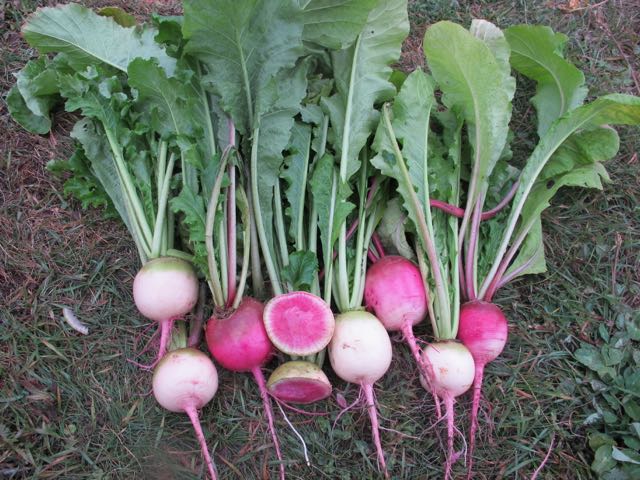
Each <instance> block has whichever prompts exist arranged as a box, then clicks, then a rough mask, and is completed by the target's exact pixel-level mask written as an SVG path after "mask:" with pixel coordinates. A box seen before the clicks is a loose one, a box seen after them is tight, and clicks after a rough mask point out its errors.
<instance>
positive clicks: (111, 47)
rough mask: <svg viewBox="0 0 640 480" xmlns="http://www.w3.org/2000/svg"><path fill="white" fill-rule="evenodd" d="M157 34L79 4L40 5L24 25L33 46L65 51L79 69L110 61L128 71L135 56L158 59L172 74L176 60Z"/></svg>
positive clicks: (27, 39) (47, 51) (26, 38)
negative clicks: (126, 24)
mask: <svg viewBox="0 0 640 480" xmlns="http://www.w3.org/2000/svg"><path fill="white" fill-rule="evenodd" d="M156 33H157V31H156V30H155V29H153V28H144V29H141V28H134V27H122V26H120V25H119V24H118V23H117V22H116V21H115V20H114V19H113V18H110V17H104V16H100V15H98V14H97V13H95V12H94V11H93V10H90V9H88V8H86V7H83V6H81V5H78V4H75V3H70V4H68V5H61V6H58V7H45V8H40V9H38V10H36V12H35V13H34V14H33V15H31V16H30V17H29V19H28V20H27V23H25V25H24V26H23V27H22V34H23V36H24V38H25V40H26V41H27V42H28V43H29V45H31V46H32V47H34V48H36V49H38V51H39V52H40V53H51V52H64V53H65V54H66V55H67V57H68V61H69V64H70V65H72V66H74V68H76V69H77V70H82V69H84V68H85V67H86V66H87V65H94V64H96V63H106V64H108V65H111V66H112V67H115V68H117V69H119V70H122V71H126V70H127V66H128V65H129V63H130V62H131V61H132V60H133V59H134V58H145V59H149V58H155V59H156V60H157V61H158V63H159V64H160V65H161V66H162V68H164V69H165V71H166V72H167V74H169V75H172V74H173V72H174V70H175V66H176V61H175V59H174V58H171V57H169V56H168V55H167V54H166V52H165V50H164V48H162V47H161V46H160V45H158V44H157V43H156V42H155V40H154V37H155V35H156Z"/></svg>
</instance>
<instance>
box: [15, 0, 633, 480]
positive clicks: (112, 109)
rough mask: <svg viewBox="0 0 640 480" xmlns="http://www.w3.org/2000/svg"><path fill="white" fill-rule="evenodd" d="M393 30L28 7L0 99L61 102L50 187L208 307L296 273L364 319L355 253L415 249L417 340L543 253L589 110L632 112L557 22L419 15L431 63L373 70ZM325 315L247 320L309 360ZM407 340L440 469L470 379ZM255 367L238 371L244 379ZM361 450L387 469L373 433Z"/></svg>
mask: <svg viewBox="0 0 640 480" xmlns="http://www.w3.org/2000/svg"><path fill="white" fill-rule="evenodd" d="M408 31H409V24H408V19H407V4H406V0H262V1H260V0H251V1H243V2H237V1H232V0H220V1H216V2H210V1H204V0H190V1H185V2H184V15H183V16H180V17H165V16H157V15H154V16H152V18H151V20H150V21H149V22H148V23H146V24H144V25H139V24H138V23H137V22H136V21H135V19H134V18H133V17H131V16H130V15H128V14H126V13H125V12H123V11H121V10H119V9H115V8H108V9H103V10H100V11H97V12H94V11H92V10H89V9H87V8H84V7H82V6H79V5H76V4H69V5H64V6H59V7H55V8H43V9H39V10H38V11H36V12H35V13H34V14H33V15H32V16H31V17H30V18H29V19H28V20H27V22H26V23H25V25H24V27H23V35H24V38H25V39H26V41H27V42H28V43H29V44H30V45H31V46H32V47H34V48H35V49H36V50H38V52H39V53H40V56H39V57H38V58H37V59H34V60H31V61H30V62H29V63H28V64H27V65H26V66H25V67H24V68H23V70H21V71H20V72H19V73H18V74H17V81H16V85H15V86H14V87H13V88H12V90H11V91H10V92H9V95H8V97H7V103H8V105H9V109H10V112H11V114H12V116H13V118H14V119H15V120H16V121H17V122H18V123H20V124H21V125H22V126H23V127H24V128H25V129H27V130H29V131H31V132H34V133H38V134H46V133H47V132H49V131H50V130H51V127H52V125H51V122H52V113H53V112H55V111H56V110H57V109H59V108H61V107H63V108H64V109H65V110H66V111H68V112H76V113H78V114H79V119H78V121H77V123H76V124H75V126H74V128H73V130H72V131H71V136H72V137H73V138H74V139H75V140H76V151H75V153H74V154H73V156H72V157H71V158H69V159H68V160H66V161H62V162H56V163H54V164H52V165H51V168H52V169H53V170H55V171H57V172H68V176H67V180H66V182H65V186H64V189H65V193H67V194H70V195H73V196H74V197H76V198H77V199H78V200H80V202H81V203H82V206H83V207H89V206H91V207H100V208H104V209H105V210H106V211H107V212H108V213H109V214H111V215H114V216H115V215H117V216H119V217H120V218H121V219H122V221H123V222H124V223H125V225H126V226H127V229H128V231H129V232H130V234H131V236H132V238H133V240H134V242H135V245H136V247H137V250H138V253H139V256H140V260H141V263H142V264H143V265H144V264H147V263H149V262H150V261H152V260H153V259H157V258H166V257H172V258H178V259H181V260H183V261H185V262H189V263H191V264H192V265H193V266H194V268H195V270H196V271H197V273H198V275H199V276H200V277H201V278H204V279H205V281H206V282H207V283H208V285H209V287H210V288H209V289H210V292H211V296H212V298H213V303H214V316H216V315H217V317H226V316H228V315H230V312H234V311H236V310H239V309H242V308H243V307H242V306H243V305H244V303H243V300H244V299H245V298H246V297H247V295H246V292H247V291H249V292H250V294H251V296H252V297H255V298H258V299H261V300H266V299H268V298H271V297H279V296H282V295H283V294H287V293H295V292H299V291H305V292H308V293H311V294H313V295H315V296H317V297H320V298H321V299H322V300H323V301H324V303H325V304H326V305H327V306H330V307H332V309H333V310H334V311H336V310H337V311H338V312H341V313H342V314H346V313H348V312H354V311H359V310H362V309H363V307H364V306H365V305H364V304H365V303H366V304H367V305H366V307H368V308H369V310H371V311H373V312H374V313H376V314H377V315H378V316H380V315H381V313H379V312H378V311H376V305H377V304H376V305H374V304H373V303H371V302H369V301H368V300H367V301H366V302H365V299H364V297H365V290H366V283H367V278H366V276H367V267H368V261H367V260H370V261H371V262H372V263H373V264H374V265H375V262H377V261H380V260H381V259H382V257H384V256H385V251H386V252H393V253H394V254H397V255H400V256H403V257H405V258H406V259H408V260H415V261H417V264H418V267H416V268H417V271H418V272H419V277H418V278H420V281H419V289H420V290H421V291H422V295H423V296H424V298H425V300H426V307H425V309H424V311H422V312H421V314H420V315H419V317H420V318H417V319H416V320H412V323H416V322H418V321H421V320H422V319H424V318H425V317H428V318H429V319H430V322H431V326H432V330H433V331H432V335H433V338H434V339H435V341H436V342H447V341H449V342H450V341H453V340H455V339H456V338H457V336H458V327H459V324H460V321H461V318H460V317H461V309H462V310H463V309H464V305H466V304H469V303H472V302H484V303H488V304H490V302H491V301H492V299H493V296H494V294H495V293H496V291H497V290H498V289H499V288H500V287H502V286H503V285H505V284H506V283H508V282H510V281H512V280H514V279H515V278H517V277H520V276H522V275H525V274H531V273H540V272H543V271H544V270H545V262H544V251H543V242H542V227H541V220H540V219H541V213H542V211H543V210H544V209H545V208H546V207H548V206H549V202H550V199H551V198H552V197H553V195H554V194H555V193H556V192H557V191H558V189H560V188H561V187H562V186H581V187H588V188H602V182H603V181H607V180H608V176H607V174H606V171H605V169H604V167H603V165H602V162H603V161H605V160H608V159H610V158H612V157H613V156H614V155H615V154H616V152H617V150H618V136H617V134H616V132H615V130H613V129H612V128H610V127H609V126H608V125H609V124H637V123H640V100H639V99H637V98H635V97H631V96H625V95H607V96H604V97H602V98H599V99H596V100H594V101H593V102H591V103H588V104H585V99H586V96H587V90H586V87H585V85H584V76H583V74H582V73H581V72H580V71H579V70H578V69H577V68H576V67H575V66H574V65H572V64H571V63H570V62H568V61H567V60H566V59H565V58H564V57H563V53H562V52H563V48H564V45H565V43H566V41H567V38H566V37H565V36H564V35H561V34H556V33H554V32H553V31H551V29H549V28H547V27H539V26H528V25H521V26H515V27H511V28H509V29H507V30H506V31H505V32H502V31H501V30H500V29H499V28H497V27H496V26H494V25H492V24H490V23H488V22H485V21H474V22H473V23H472V25H471V27H470V29H465V28H463V27H462V26H459V25H456V24H453V23H450V22H439V23H437V24H435V25H433V26H431V27H430V28H429V29H428V30H427V32H426V34H425V39H424V52H425V56H426V60H427V65H428V69H429V71H430V74H428V73H425V72H423V71H422V70H419V69H418V70H415V71H414V72H411V73H404V72H400V71H394V70H393V68H392V66H393V65H394V64H395V63H396V62H397V61H398V60H399V57H400V51H401V45H402V42H403V40H404V39H405V37H406V36H407V34H408ZM512 70H515V71H516V72H518V73H519V74H520V75H522V76H524V77H528V78H529V79H530V80H532V81H533V82H534V83H535V85H536V92H535V95H534V96H533V97H532V98H531V102H532V103H533V106H534V107H535V110H536V113H537V124H536V126H537V135H538V137H539V140H538V143H537V145H536V146H535V148H533V149H531V154H530V156H529V157H528V158H526V159H525V158H513V155H512V150H511V147H510V145H511V142H512V141H514V138H518V136H517V135H514V133H513V132H512V131H511V130H510V125H511V124H512V123H513V122H511V113H512V99H513V98H514V94H515V91H516V81H515V78H514V76H513V75H512ZM487 205H489V206H492V207H495V208H492V209H491V210H488V209H487V208H486V206H487ZM134 293H135V292H134ZM296 299H297V300H295V302H294V303H295V304H296V305H295V308H299V305H300V303H299V302H301V301H302V300H299V297H296ZM305 301H306V300H305ZM394 301H395V302H396V303H397V302H399V301H400V300H399V299H394ZM296 302H297V303H296ZM283 308H284V307H283ZM271 310H272V311H275V308H273V309H271ZM143 313H144V312H143ZM276 313H277V312H276ZM274 315H275V313H274ZM150 318H152V317H151V316H150ZM282 318H284V316H283V317H282ZM305 318H306V317H305ZM374 318H375V317H374ZM161 320H162V321H164V320H169V319H160V320H159V322H160V321H161ZM339 320H340V316H338V319H336V325H335V326H333V325H331V328H330V329H329V330H330V333H329V335H328V337H327V338H326V341H318V342H315V339H313V338H310V339H309V341H308V343H313V345H311V347H309V345H303V344H304V343H305V342H304V341H301V340H300V339H292V338H287V332H285V333H284V334H282V332H280V333H279V330H278V326H282V322H280V321H279V320H278V319H275V320H274V321H273V323H274V325H268V328H267V330H268V333H269V337H270V339H271V341H273V342H274V343H276V346H278V347H279V348H280V349H281V350H282V351H283V352H285V353H287V354H289V355H291V358H292V360H293V361H299V360H304V361H305V362H306V364H305V365H312V366H313V365H315V367H310V368H311V369H313V368H315V369H316V371H315V373H314V375H317V371H318V370H321V368H322V365H323V363H324V347H326V346H327V344H328V342H329V341H330V339H331V335H332V334H333V329H334V328H335V329H336V332H337V331H338V329H339V325H340V324H341V322H340V321H339ZM343 320H344V322H342V323H343V324H346V320H347V317H343ZM379 320H380V321H382V324H383V325H384V326H385V327H386V328H387V329H390V330H391V329H402V331H403V333H405V336H407V337H408V339H409V340H410V339H411V338H412V333H410V332H409V330H410V328H409V329H407V328H406V327H407V326H406V325H402V326H399V325H394V326H391V325H389V324H388V323H387V322H385V320H384V319H382V318H379ZM324 321H325V320H322V322H324ZM279 322H280V323H279ZM309 322H310V324H314V322H319V323H321V322H320V320H314V318H310V319H309ZM285 323H286V322H285ZM329 323H331V322H327V324H329ZM169 325H171V323H170V322H169ZM287 325H289V324H287ZM323 325H324V323H323ZM366 325H373V324H371V323H369V324H366ZM269 326H271V327H272V328H271V329H270V328H269ZM410 326H411V325H409V327H410ZM229 328H231V327H229ZM307 328H308V326H307ZM375 328H377V327H375V326H371V329H372V330H374V329H375ZM365 329H366V328H365ZM505 329H506V324H505ZM308 330H309V335H310V337H311V335H312V334H313V333H314V332H313V331H312V330H313V328H310V329H309V328H308ZM289 333H290V332H289ZM318 335H319V336H320V337H321V336H322V335H320V334H318ZM165 340H166V339H165ZM208 340H209V338H208ZM294 340H295V341H294ZM463 340H464V339H463ZM504 341H506V330H505V335H504V339H503V340H502V345H504ZM278 342H280V343H278ZM296 342H298V343H297V344H296ZM410 343H413V344H412V350H413V352H414V355H415V357H416V361H417V363H418V365H419V367H420V371H421V373H422V374H423V380H424V386H425V388H427V389H428V390H430V391H431V393H433V395H434V399H435V401H436V406H437V407H438V409H439V403H440V400H443V401H444V402H445V405H446V407H447V417H448V419H449V422H448V429H449V436H450V442H449V444H450V445H449V447H450V448H449V455H448V460H447V464H446V469H445V472H446V475H449V470H450V466H451V462H452V460H451V457H452V455H451V454H452V442H453V440H452V439H451V436H452V432H453V410H452V405H453V399H454V398H455V397H456V396H458V395H460V394H461V393H463V392H464V391H465V390H466V389H468V388H469V387H470V385H471V382H468V385H466V388H465V389H463V390H461V391H457V390H456V391H454V390H453V389H452V387H451V388H450V387H446V385H441V384H440V383H439V382H440V380H442V379H439V378H436V377H437V372H436V373H435V374H434V372H433V369H432V366H433V364H435V363H437V362H438V361H439V360H438V359H437V358H435V357H432V356H430V354H428V352H426V350H427V349H425V351H421V350H419V349H418V348H417V347H416V346H415V341H413V342H410ZM464 343H465V344H466V343H467V342H466V340H465V341H464ZM292 344H296V345H292ZM209 348H210V349H211V350H212V353H213V354H214V357H215V358H216V359H217V358H218V357H217V356H216V353H215V352H213V349H212V347H211V344H209ZM501 348H502V347H500V350H501ZM470 349H471V348H470ZM161 350H162V349H161ZM389 351H390V349H389ZM161 353H162V352H161ZM374 353H375V352H374ZM471 353H472V354H474V352H473V351H472V352H471ZM497 353H499V351H498V352H497ZM330 355H332V352H331V347H330ZM473 357H474V360H475V364H476V371H475V381H476V391H477V392H479V389H480V383H481V381H482V373H481V370H482V368H480V373H479V376H478V371H477V367H478V365H480V364H482V366H484V363H485V362H486V361H490V360H491V359H480V358H479V357H477V356H476V355H475V354H474V355H473ZM219 361H220V360H219ZM221 363H222V364H223V365H224V366H226V365H225V364H224V362H221ZM337 364H338V359H337V353H336V358H335V359H334V358H333V357H332V365H333V367H334V370H336V372H337V373H338V374H339V375H340V376H341V377H342V378H344V379H346V380H349V381H358V382H360V383H361V384H362V386H363V391H364V392H365V394H366V396H367V403H368V404H369V406H370V407H372V408H373V407H374V405H373V404H374V402H373V400H372V398H373V397H372V393H371V392H372V390H371V385H372V384H373V383H374V382H375V381H376V380H377V379H378V378H380V376H381V375H382V374H384V371H386V368H384V369H383V371H382V373H381V374H380V375H379V376H377V378H376V377H375V376H373V377H371V378H369V377H367V381H364V380H362V381H361V380H351V379H350V378H349V375H347V374H346V373H345V374H344V375H343V374H342V373H341V370H340V368H339V367H338V366H337ZM260 366H261V364H259V365H258V367H254V366H250V367H247V368H244V367H243V368H244V370H247V371H252V372H253V373H254V375H256V379H257V380H258V383H259V385H261V386H262V383H261V379H260V376H261V374H260V373H259V367H260ZM296 366H297V367H300V365H298V364H296ZM386 367H387V368H388V364H387V366H386ZM256 368H257V370H256ZM236 370H242V368H239V367H238V368H236ZM296 372H297V373H296V375H298V377H296V378H299V377H303V376H304V375H303V374H301V373H300V370H296ZM471 372H472V374H471V381H473V380H474V366H473V360H472V363H471ZM318 378H320V377H317V376H316V377H314V381H319V382H320V383H322V382H325V381H326V377H322V378H320V380H318ZM357 378H362V379H364V378H365V376H361V377H357ZM326 382H328V381H326ZM463 383H464V382H463ZM308 386H309V385H308V384H307V385H306V387H305V388H308ZM311 390H313V389H311ZM311 390H308V389H307V390H305V393H309V392H310V391H311ZM330 391H331V387H330V385H329V387H328V390H327V389H326V388H321V389H320V390H319V393H318V391H317V390H313V392H312V393H314V394H315V393H317V394H318V397H317V398H324V397H326V396H327V395H328V394H329V393H330ZM282 392H284V390H283V391H282ZM282 392H281V393H282ZM272 393H274V392H272ZM276 393H277V391H276ZM289 393H290V392H289ZM283 395H284V393H283ZM276 396H277V395H276ZM478 399H479V393H478ZM289 400H291V398H289ZM475 403H476V402H475V400H474V404H475ZM474 409H475V405H474ZM370 413H371V418H372V424H373V425H374V427H375V428H374V430H375V431H374V441H375V443H376V444H377V446H379V439H378V438H377V419H375V412H370ZM475 421H476V420H475V418H473V419H472V423H474V424H475ZM378 461H379V464H380V466H381V468H382V469H383V470H386V467H385V457H384V454H382V452H381V449H380V448H379V449H378Z"/></svg>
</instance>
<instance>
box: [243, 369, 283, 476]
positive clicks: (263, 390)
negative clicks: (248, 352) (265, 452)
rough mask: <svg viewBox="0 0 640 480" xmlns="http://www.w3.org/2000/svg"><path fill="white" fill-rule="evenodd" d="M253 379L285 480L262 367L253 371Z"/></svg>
mask: <svg viewBox="0 0 640 480" xmlns="http://www.w3.org/2000/svg"><path fill="white" fill-rule="evenodd" d="M251 373H253V377H254V378H255V379H256V383H257V384H258V388H259V389H260V396H261V397H262V404H263V406H264V411H265V413H266V414H267V421H268V422H269V431H270V432H271V438H272V439H273V447H274V448H275V449H276V456H277V457H278V460H279V461H280V479H281V480H284V463H282V453H281V452H280V442H279V441H278V435H276V428H275V426H274V424H273V411H272V410H271V400H270V399H269V391H268V390H267V385H266V382H265V380H264V375H263V374H262V370H261V369H260V367H255V368H253V369H252V370H251Z"/></svg>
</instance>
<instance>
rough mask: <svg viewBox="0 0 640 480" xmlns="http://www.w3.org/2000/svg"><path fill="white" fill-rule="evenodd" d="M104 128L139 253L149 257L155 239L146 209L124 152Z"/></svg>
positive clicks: (111, 134) (109, 131) (110, 133)
mask: <svg viewBox="0 0 640 480" xmlns="http://www.w3.org/2000/svg"><path fill="white" fill-rule="evenodd" d="M103 128H104V131H105V134H106V136H107V140H108V141H109V146H110V147H111V152H112V153H113V156H114V159H115V161H116V171H117V172H118V176H119V177H120V181H121V183H122V185H123V187H124V189H123V193H124V199H125V206H126V208H127V213H128V215H129V220H130V222H131V228H132V230H133V231H132V232H131V233H132V235H133V237H134V241H135V242H136V245H138V251H139V252H140V251H142V252H143V253H144V256H145V257H149V256H150V255H151V241H152V238H153V234H152V233H151V228H150V227H149V223H148V221H147V218H146V216H145V214H144V209H143V208H142V203H141V202H140V198H139V197H138V194H137V192H136V189H135V186H134V185H133V180H132V179H131V175H130V174H129V171H128V170H127V165H126V163H125V161H124V158H123V157H122V152H121V151H120V147H119V145H118V142H117V141H116V139H115V138H114V136H113V132H111V130H109V129H108V128H106V127H104V125H103Z"/></svg>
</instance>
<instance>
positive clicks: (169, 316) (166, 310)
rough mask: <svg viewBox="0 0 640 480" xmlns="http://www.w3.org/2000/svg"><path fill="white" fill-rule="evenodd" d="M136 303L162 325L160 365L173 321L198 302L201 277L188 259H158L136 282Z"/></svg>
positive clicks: (152, 261) (150, 262)
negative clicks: (199, 278)
mask: <svg viewBox="0 0 640 480" xmlns="http://www.w3.org/2000/svg"><path fill="white" fill-rule="evenodd" d="M133 301H134V302H135V304H136V307H137V308H138V311H139V312H140V313H141V314H142V315H144V316H145V317H147V318H148V319H150V320H154V321H156V322H158V324H159V325H160V348H159V349H158V358H157V360H156V363H157V362H158V361H159V360H160V359H161V358H162V357H163V356H164V354H165V352H166V350H167V345H168V343H169V340H170V339H169V336H170V335H171V328H172V327H173V322H174V321H175V320H176V319H178V318H181V317H183V316H184V315H186V314H187V313H189V312H190V311H191V309H192V308H193V307H194V306H195V304H196V303H197V302H198V277H196V274H195V272H194V271H193V267H192V266H191V264H189V263H188V262H186V261H184V260H181V259H179V258H176V257H159V258H154V259H153V260H149V261H148V262H147V263H145V264H144V266H143V267H142V268H141V269H140V271H138V273H137V275H136V277H135V279H134V280H133Z"/></svg>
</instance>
